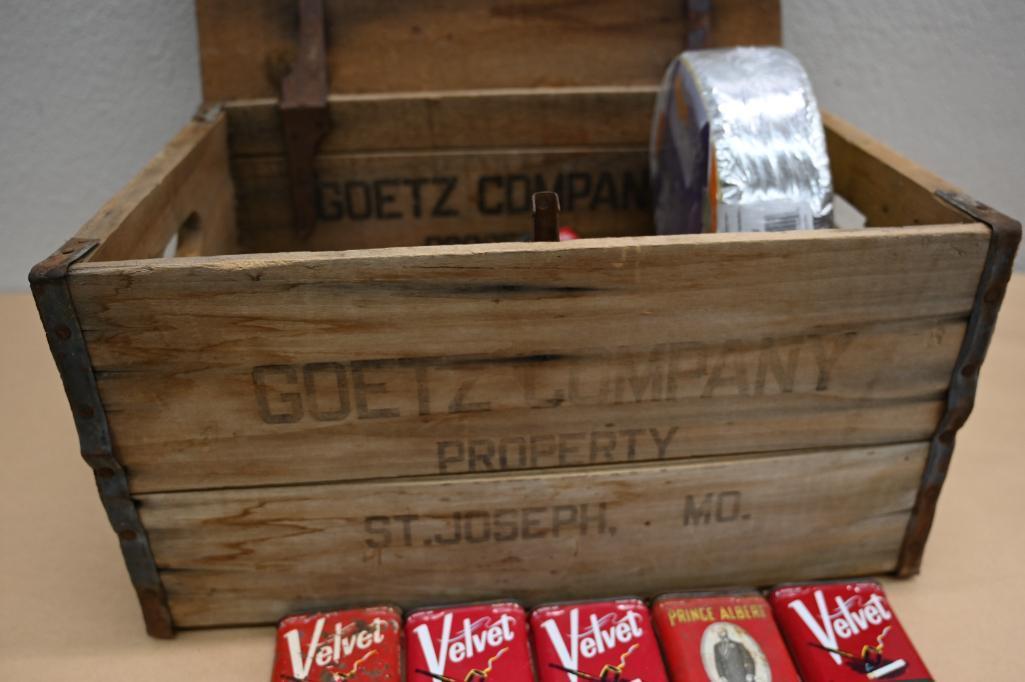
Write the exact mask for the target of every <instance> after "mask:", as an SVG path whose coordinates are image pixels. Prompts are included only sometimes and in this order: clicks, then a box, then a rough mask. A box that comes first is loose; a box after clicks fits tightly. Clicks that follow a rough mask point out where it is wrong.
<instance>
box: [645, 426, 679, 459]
mask: <svg viewBox="0 0 1025 682" xmlns="http://www.w3.org/2000/svg"><path fill="white" fill-rule="evenodd" d="M679 430H680V427H679V426H671V427H669V428H668V429H666V435H665V436H661V435H659V431H658V429H654V428H653V429H648V433H650V434H651V440H653V441H654V442H655V448H656V449H657V450H658V458H659V459H665V458H666V453H667V452H668V450H669V443H670V442H671V441H672V440H673V436H675V435H676V432H677V431H679Z"/></svg>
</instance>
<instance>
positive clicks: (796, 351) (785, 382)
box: [755, 339, 801, 395]
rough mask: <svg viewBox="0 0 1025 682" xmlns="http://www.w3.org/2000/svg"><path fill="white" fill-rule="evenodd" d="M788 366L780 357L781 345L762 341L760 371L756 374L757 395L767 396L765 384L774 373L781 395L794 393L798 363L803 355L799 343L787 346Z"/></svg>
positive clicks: (767, 340)
mask: <svg viewBox="0 0 1025 682" xmlns="http://www.w3.org/2000/svg"><path fill="white" fill-rule="evenodd" d="M787 345H788V346H789V348H788V349H787V359H786V364H784V362H783V360H782V359H781V358H780V357H779V348H778V346H779V344H778V343H777V342H776V341H775V340H773V339H762V343H761V348H760V350H759V352H758V369H757V370H756V372H755V395H765V382H766V379H767V377H768V374H769V372H770V371H771V372H772V376H773V378H775V380H776V384H777V385H778V386H779V390H780V393H793V392H794V380H795V378H796V377H797V361H798V359H799V357H800V354H801V346H800V345H799V344H797V343H793V342H791V343H789V344H787Z"/></svg>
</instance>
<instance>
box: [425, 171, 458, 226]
mask: <svg viewBox="0 0 1025 682" xmlns="http://www.w3.org/2000/svg"><path fill="white" fill-rule="evenodd" d="M431 182H432V183H434V184H435V185H441V193H440V194H438V200H437V201H436V202H434V208H433V209H431V217H432V218H451V217H453V216H457V215H459V211H457V210H456V209H454V208H452V207H451V206H449V205H448V201H449V199H450V198H451V197H452V192H454V191H455V189H456V184H457V183H458V182H459V178H457V177H456V176H454V175H445V176H441V177H437V178H431Z"/></svg>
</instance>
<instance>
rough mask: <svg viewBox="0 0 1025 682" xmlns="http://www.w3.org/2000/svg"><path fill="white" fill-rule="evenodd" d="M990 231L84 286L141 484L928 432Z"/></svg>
mask: <svg viewBox="0 0 1025 682" xmlns="http://www.w3.org/2000/svg"><path fill="white" fill-rule="evenodd" d="M988 238H989V234H988V231H987V230H986V229H985V228H984V227H980V226H973V225H965V226H944V227H917V228H907V229H885V228H883V229H879V230H852V231H835V232H833V231H831V232H815V233H788V234H781V235H773V236H761V235H757V236H756V235H706V236H690V237H652V238H641V239H617V240H586V241H581V242H577V243H567V244H505V245H503V244H493V245H486V246H481V247H475V248H470V247H459V246H449V247H421V248H411V249H393V250H381V251H364V252H353V253H333V254H291V255H287V256H286V255H280V254H278V255H268V256H258V257H250V258H241V257H237V258H224V259H205V260H202V261H198V260H191V261H190V260H189V259H176V260H174V261H167V262H159V263H148V262H146V263H143V262H140V263H139V264H137V265H131V264H126V263H121V264H110V265H104V264H90V265H84V266H79V267H77V268H76V269H75V270H74V271H73V273H72V276H71V290H72V294H73V296H74V299H75V303H76V307H77V308H78V310H79V314H80V315H81V318H82V325H83V328H84V330H85V334H86V338H87V341H88V343H89V348H90V353H91V355H92V358H93V363H94V366H95V368H96V370H97V379H98V385H99V388H100V392H101V395H102V396H103V400H104V404H105V405H106V406H107V410H108V418H109V420H110V423H111V428H112V430H113V433H114V435H115V443H116V444H117V447H118V454H119V456H120V457H122V458H123V460H124V461H125V462H126V464H127V466H128V469H129V472H130V477H131V481H132V485H133V490H136V491H155V490H161V489H163V490H169V489H175V490H180V489H192V488H205V487H209V486H211V485H217V486H225V485H255V484H273V483H282V482H312V481H318V480H325V479H329V480H341V479H350V478H372V477H386V476H389V475H391V476H394V475H404V474H409V475H427V474H434V473H438V472H439V471H442V472H443V471H472V470H474V469H471V466H473V467H478V466H479V469H487V468H501V467H500V464H499V462H501V455H502V452H503V448H504V452H505V455H506V466H507V467H509V468H534V467H546V466H559V465H560V464H569V465H579V464H588V463H590V459H589V458H590V456H591V454H590V453H591V452H592V450H593V451H594V453H595V456H596V458H597V461H602V460H604V461H622V460H623V459H629V458H630V455H629V453H630V451H631V450H633V451H634V455H633V458H634V459H637V460H641V459H652V458H657V457H659V456H660V455H662V456H664V457H667V458H669V457H689V456H693V455H701V454H712V453H728V452H752V451H764V450H771V449H786V448H806V447H820V446H840V445H853V444H873V443H880V442H892V441H904V440H913V439H921V438H925V437H927V436H928V435H929V433H930V432H931V430H932V429H933V428H934V427H935V423H936V421H937V419H938V416H939V412H938V410H939V405H940V403H941V401H942V398H943V393H944V391H945V389H946V386H947V384H948V382H949V377H950V367H951V366H952V364H953V360H954V357H955V356H956V353H957V349H958V347H959V345H960V340H961V337H962V335H963V329H964V327H963V325H964V317H965V316H966V315H967V312H968V310H969V309H970V307H971V303H972V300H973V294H974V289H975V283H976V282H977V280H978V276H979V269H980V268H981V264H982V259H983V257H984V255H985V251H986V245H987V243H988ZM813 423H815V424H816V427H815V428H811V427H809V426H808V425H809V424H813ZM674 427H675V428H676V431H671V430H672V429H673V428H674ZM631 430H639V431H640V434H634V435H631V434H630V431H631ZM653 430H654V431H653ZM610 431H611V432H614V434H615V438H616V446H615V447H612V446H611V445H609V442H610V441H609V435H608V432H610ZM558 434H570V437H568V439H562V440H560V438H561V436H559V435H558ZM573 434H577V435H573ZM596 434H598V435H596ZM670 434H672V435H670ZM677 434H678V435H677ZM596 438H597V439H598V440H597V441H595V439H596ZM631 438H632V439H634V445H632V446H631V445H630V443H631ZM667 438H669V440H666V439H667ZM563 440H565V441H566V444H562V441H563ZM660 443H661V445H660ZM489 447H490V448H493V451H492V452H491V453H490V455H489V451H488V448H489ZM552 448H555V450H554V451H553V450H552ZM560 448H562V449H563V450H566V452H564V453H563V454H562V455H560V454H559V449H560ZM609 448H612V450H611V451H610V450H609ZM569 450H573V452H572V453H570V452H569ZM471 462H472V463H473V464H472V465H471ZM510 462H511V463H510Z"/></svg>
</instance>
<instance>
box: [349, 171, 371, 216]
mask: <svg viewBox="0 0 1025 682" xmlns="http://www.w3.org/2000/svg"><path fill="white" fill-rule="evenodd" d="M345 207H346V209H348V215H349V219H350V220H366V219H367V218H369V217H370V216H372V215H373V214H374V204H373V199H372V198H371V192H370V185H368V184H367V183H365V182H363V181H362V180H349V181H348V182H346V183H345ZM357 207H358V210H357Z"/></svg>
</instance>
